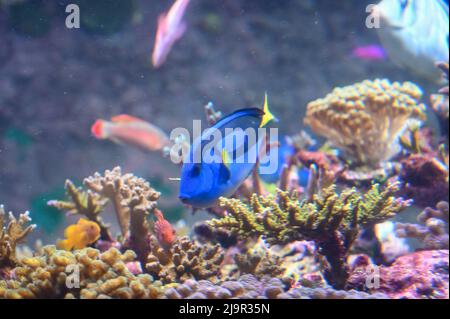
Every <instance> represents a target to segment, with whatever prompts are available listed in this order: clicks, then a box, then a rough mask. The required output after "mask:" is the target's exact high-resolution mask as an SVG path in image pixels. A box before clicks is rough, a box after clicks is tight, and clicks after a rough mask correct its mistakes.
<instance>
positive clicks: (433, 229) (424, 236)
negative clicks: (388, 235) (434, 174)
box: [396, 202, 449, 249]
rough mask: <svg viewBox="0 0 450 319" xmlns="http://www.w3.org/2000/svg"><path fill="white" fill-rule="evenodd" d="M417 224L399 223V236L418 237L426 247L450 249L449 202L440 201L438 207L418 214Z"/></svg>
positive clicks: (397, 227)
mask: <svg viewBox="0 0 450 319" xmlns="http://www.w3.org/2000/svg"><path fill="white" fill-rule="evenodd" d="M417 221H418V222H419V223H420V224H421V225H417V224H402V223H397V225H396V232H397V236H399V237H403V238H416V239H418V240H420V241H421V242H422V243H423V244H424V248H425V249H448V247H449V235H448V228H449V226H448V222H449V205H448V202H439V203H438V204H437V205H436V209H433V208H431V207H427V208H425V210H424V211H423V212H422V213H420V214H419V216H417Z"/></svg>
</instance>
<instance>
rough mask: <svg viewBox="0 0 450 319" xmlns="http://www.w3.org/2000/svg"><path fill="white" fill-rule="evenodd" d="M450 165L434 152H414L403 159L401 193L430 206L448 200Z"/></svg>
mask: <svg viewBox="0 0 450 319" xmlns="http://www.w3.org/2000/svg"><path fill="white" fill-rule="evenodd" d="M448 176H449V173H448V166H447V165H446V164H445V163H444V162H442V161H441V160H440V159H439V158H437V156H436V155H435V154H433V153H424V154H413V155H410V156H408V157H407V158H405V159H403V160H402V161H401V170H400V173H399V176H398V178H399V180H400V181H401V183H402V186H401V190H400V193H399V194H400V195H401V196H404V197H407V198H413V199H414V203H415V204H417V205H421V206H429V205H433V204H434V203H436V202H438V201H442V200H448V191H449V189H448Z"/></svg>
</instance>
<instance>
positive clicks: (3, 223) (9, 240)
mask: <svg viewBox="0 0 450 319" xmlns="http://www.w3.org/2000/svg"><path fill="white" fill-rule="evenodd" d="M30 221H31V219H30V217H29V213H28V212H26V213H24V214H21V215H20V216H19V219H16V218H15V217H14V215H13V214H12V213H11V212H10V213H9V215H8V217H7V216H6V212H5V209H4V207H3V206H0V269H3V268H6V267H14V266H16V265H17V264H18V259H17V256H16V248H17V244H19V243H21V242H23V241H24V240H25V238H26V237H27V236H28V234H30V233H31V232H32V231H33V229H34V228H35V227H36V225H28V224H29V222H30Z"/></svg>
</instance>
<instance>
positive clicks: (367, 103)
mask: <svg viewBox="0 0 450 319" xmlns="http://www.w3.org/2000/svg"><path fill="white" fill-rule="evenodd" d="M421 96H422V92H421V90H420V89H419V88H418V87H417V86H416V85H414V84H412V83H410V82H405V83H403V84H401V83H398V82H394V83H391V82H390V81H389V80H386V79H384V80H379V79H377V80H375V81H364V82H361V83H357V84H355V85H352V86H347V87H343V88H336V89H334V90H333V92H332V93H331V94H329V95H327V96H326V97H325V98H324V99H318V100H316V101H313V102H311V103H309V104H308V108H307V113H306V117H305V120H304V122H305V124H307V125H309V126H311V128H312V129H313V131H314V132H315V133H317V134H320V135H322V136H324V137H326V138H327V139H328V140H329V141H330V142H331V143H332V144H333V145H334V146H336V147H337V148H339V149H341V150H342V151H343V152H344V155H345V156H346V157H348V159H350V160H352V161H354V163H355V164H356V165H357V166H364V165H367V166H370V167H373V168H376V167H379V165H380V164H382V163H383V162H385V161H388V160H389V159H390V158H392V157H393V156H394V155H396V154H397V153H398V152H399V151H400V147H399V144H398V138H399V136H400V135H401V133H403V132H404V130H405V129H406V128H407V127H408V125H409V123H410V120H412V119H417V120H424V119H425V105H424V104H419V100H420V98H421Z"/></svg>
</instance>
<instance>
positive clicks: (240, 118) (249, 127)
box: [179, 95, 275, 208]
mask: <svg viewBox="0 0 450 319" xmlns="http://www.w3.org/2000/svg"><path fill="white" fill-rule="evenodd" d="M274 119H275V117H274V116H273V115H272V113H271V112H270V111H269V106H268V103H267V95H266V98H265V101H264V110H261V109H258V108H247V109H241V110H238V111H236V112H234V113H232V114H231V115H228V116H227V117H225V118H223V119H221V120H220V121H219V122H217V123H216V124H215V125H214V126H212V127H211V128H209V129H207V130H206V131H205V132H203V134H202V135H201V136H200V137H198V138H197V139H196V140H194V142H193V144H192V146H191V148H190V152H189V154H188V155H187V156H188V158H186V157H185V160H184V164H183V167H182V169H181V183H180V192H179V198H180V200H181V201H182V202H183V203H185V204H188V205H191V206H192V207H194V208H210V207H213V206H216V205H217V201H218V199H219V198H220V197H222V196H223V197H228V196H231V195H233V194H234V193H235V192H236V190H237V189H238V187H239V186H240V185H241V184H242V183H243V182H244V180H245V179H246V178H247V177H248V176H249V175H250V174H251V173H252V171H253V169H254V168H255V165H256V162H257V159H258V158H259V150H260V147H261V145H262V143H265V134H263V130H259V129H260V128H263V127H264V126H266V125H267V124H268V123H269V122H270V121H271V120H274ZM247 132H255V133H256V134H254V137H253V138H252V137H250V135H249V134H247ZM217 137H218V138H217ZM211 140H212V141H211ZM196 156H197V157H200V158H196ZM198 159H200V160H198Z"/></svg>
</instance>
